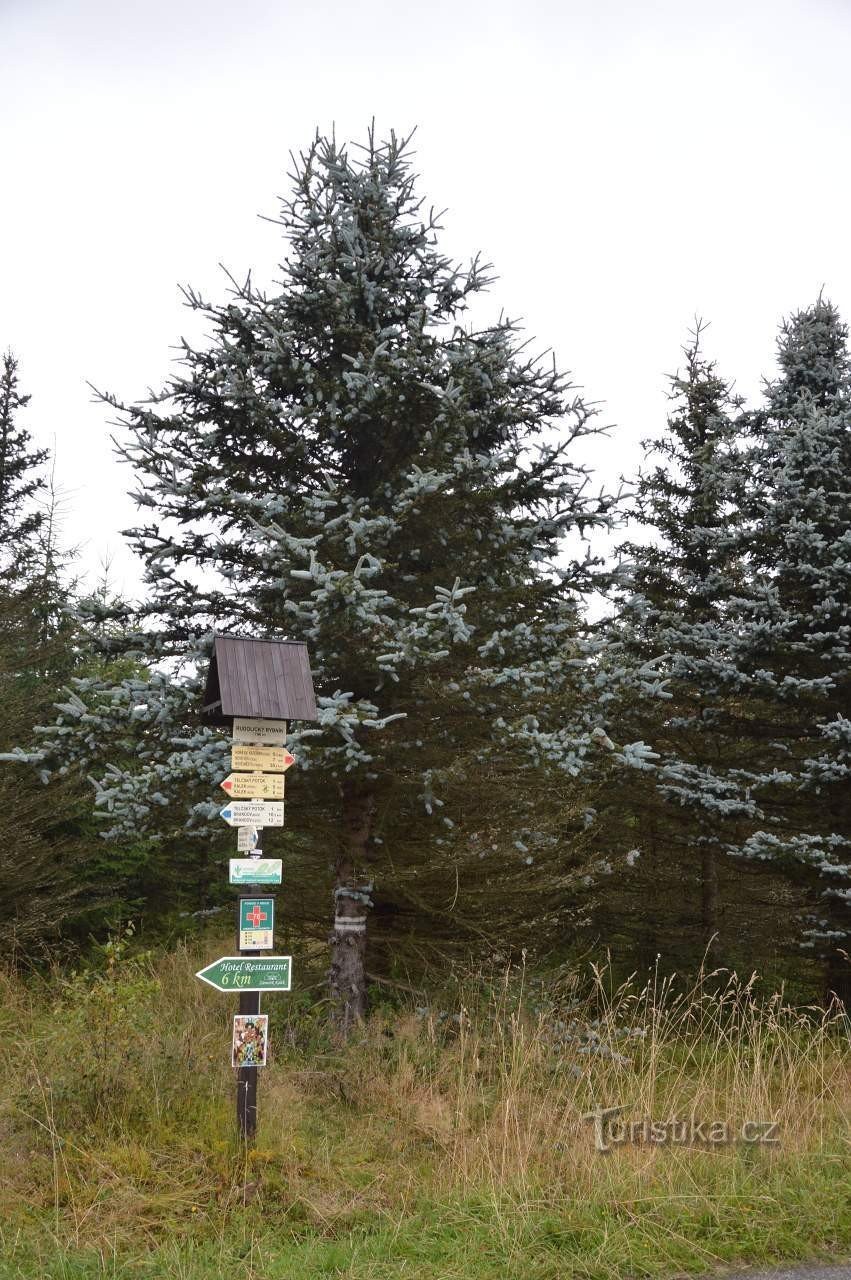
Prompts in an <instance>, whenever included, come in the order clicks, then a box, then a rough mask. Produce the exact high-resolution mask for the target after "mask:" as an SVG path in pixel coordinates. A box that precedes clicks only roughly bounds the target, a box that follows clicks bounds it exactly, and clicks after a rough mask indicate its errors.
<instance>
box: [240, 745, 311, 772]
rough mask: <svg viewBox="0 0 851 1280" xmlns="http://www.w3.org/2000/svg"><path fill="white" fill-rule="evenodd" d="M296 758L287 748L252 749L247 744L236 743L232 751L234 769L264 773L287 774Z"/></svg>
mask: <svg viewBox="0 0 851 1280" xmlns="http://www.w3.org/2000/svg"><path fill="white" fill-rule="evenodd" d="M291 764H295V756H294V755H291V753H290V752H289V751H287V749H286V747H252V746H249V745H248V743H245V742H235V743H234V744H233V746H232V747H231V749H230V767H231V768H232V769H251V770H254V769H260V770H261V771H262V772H263V773H286V771H287V769H289V767H290V765H291Z"/></svg>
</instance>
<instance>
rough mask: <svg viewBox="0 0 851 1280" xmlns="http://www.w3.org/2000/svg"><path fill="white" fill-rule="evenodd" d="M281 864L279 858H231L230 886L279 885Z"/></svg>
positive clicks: (281, 872)
mask: <svg viewBox="0 0 851 1280" xmlns="http://www.w3.org/2000/svg"><path fill="white" fill-rule="evenodd" d="M282 874H283V863H282V862H281V859H280V858H231V860H230V877H229V878H230V883H231V884H280V883H281V878H282Z"/></svg>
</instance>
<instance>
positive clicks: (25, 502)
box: [0, 351, 49, 583]
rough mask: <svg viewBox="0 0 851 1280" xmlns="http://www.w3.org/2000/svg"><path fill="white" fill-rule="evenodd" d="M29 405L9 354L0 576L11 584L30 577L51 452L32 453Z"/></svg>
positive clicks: (0, 420)
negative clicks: (26, 416) (24, 413)
mask: <svg viewBox="0 0 851 1280" xmlns="http://www.w3.org/2000/svg"><path fill="white" fill-rule="evenodd" d="M29 401H30V397H29V396H28V395H24V394H23V393H22V392H21V390H20V386H19V380H18V361H17V360H16V358H15V356H14V355H13V354H12V352H11V351H7V352H6V354H5V355H4V357H3V365H2V372H0V576H1V577H2V579H3V580H4V581H5V582H6V583H10V582H14V581H15V580H17V579H19V578H20V577H21V576H22V575H23V577H26V576H27V572H28V565H27V558H28V556H29V555H30V554H31V552H32V547H33V543H34V539H35V537H36V535H37V534H38V531H39V529H40V528H41V526H42V524H43V521H44V513H43V512H42V511H41V510H40V509H39V507H38V505H37V503H36V501H35V499H36V498H37V496H38V495H39V494H40V493H41V491H42V490H43V489H44V487H45V479H44V475H43V473H42V470H41V468H43V466H44V464H45V462H46V461H47V458H48V453H49V451H48V450H47V449H34V448H32V437H31V435H30V433H29V431H27V429H26V428H25V427H24V426H22V425H21V423H20V421H19V417H18V415H19V413H20V411H21V410H22V409H25V408H26V406H27V405H28V404H29Z"/></svg>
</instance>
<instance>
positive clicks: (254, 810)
mask: <svg viewBox="0 0 851 1280" xmlns="http://www.w3.org/2000/svg"><path fill="white" fill-rule="evenodd" d="M220 814H221V817H223V818H224V820H225V822H226V823H227V824H228V826H231V827H282V826H283V825H284V805H283V802H282V801H275V800H233V801H231V803H230V804H228V805H225V807H224V809H222V810H221V811H220Z"/></svg>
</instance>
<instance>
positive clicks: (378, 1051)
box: [0, 944, 851, 1280]
mask: <svg viewBox="0 0 851 1280" xmlns="http://www.w3.org/2000/svg"><path fill="white" fill-rule="evenodd" d="M204 958H205V957H203V956H198V955H193V954H190V953H189V952H187V951H186V950H185V949H178V950H176V951H173V952H171V953H170V954H167V955H162V956H158V957H154V956H151V955H143V956H137V957H136V958H130V957H129V956H128V955H127V954H126V952H125V950H124V948H123V946H122V944H117V945H113V948H112V950H111V951H109V950H107V953H106V957H105V964H104V965H103V966H102V967H100V968H98V969H95V970H92V971H88V972H84V973H80V974H77V975H71V976H67V975H65V976H63V975H59V974H53V975H52V976H51V978H50V980H49V981H48V980H46V979H39V978H34V977H30V978H29V979H27V980H23V979H21V978H18V977H14V976H11V975H7V976H5V977H4V978H3V979H2V1015H0V1016H2V1027H1V1028H0V1030H2V1035H0V1043H1V1044H2V1072H0V1132H2V1149H3V1160H2V1172H0V1223H2V1228H0V1245H2V1262H0V1276H3V1277H4V1278H5V1277H12V1276H16V1277H30V1276H45V1277H54V1276H55V1277H63V1280H72V1278H73V1277H80V1280H83V1278H84V1277H85V1278H86V1280H87V1278H88V1277H95V1276H124V1275H126V1276H137V1275H138V1276H157V1277H160V1276H162V1277H180V1278H181V1280H196V1278H197V1280H201V1278H202V1277H211V1276H218V1275H222V1274H231V1273H234V1272H235V1271H238V1274H240V1275H245V1276H249V1277H253V1278H254V1280H267V1278H268V1280H276V1278H277V1277H281V1278H283V1277H287V1278H288V1280H289V1278H290V1277H292V1278H293V1280H299V1277H308V1276H309V1277H314V1276H345V1277H352V1280H355V1278H357V1280H361V1278H366V1277H370V1278H379V1277H388V1278H389V1277H396V1276H402V1275H416V1276H418V1277H432V1276H433V1277H454V1276H458V1277H462V1276H463V1277H469V1278H470V1280H484V1277H494V1278H496V1277H500V1280H504V1278H505V1277H514V1276H516V1277H523V1278H524V1280H544V1278H545V1277H551V1278H553V1280H554V1278H555V1277H559V1276H563V1275H582V1276H588V1277H615V1276H627V1275H629V1276H634V1275H647V1276H656V1275H658V1276H664V1275H670V1274H672V1273H674V1272H685V1271H696V1272H699V1271H708V1270H711V1269H713V1268H714V1267H716V1266H718V1265H719V1264H721V1263H725V1264H734V1263H759V1262H770V1261H780V1260H784V1261H785V1260H789V1259H793V1258H801V1257H810V1256H812V1257H816V1256H818V1257H827V1256H840V1255H842V1254H845V1253H848V1252H851V1201H850V1200H849V1185H851V1177H849V1175H851V1149H850V1148H849V1136H851V1133H850V1131H849V1112H848V1098H849V1096H850V1095H851V1056H849V1024H848V1020H847V1018H846V1017H845V1015H844V1013H842V1011H841V1010H837V1009H834V1010H831V1011H828V1012H826V1013H825V1012H823V1011H819V1010H815V1009H794V1008H790V1007H787V1006H786V1005H785V1004H784V1002H783V1000H782V998H781V997H779V996H775V997H773V998H764V997H762V996H760V995H759V993H758V988H757V987H756V986H755V985H754V984H753V983H742V982H740V981H738V980H737V979H736V978H735V977H734V976H732V975H723V974H718V973H715V974H706V975H703V976H702V977H701V979H700V981H698V982H697V983H696V984H695V985H694V986H693V987H692V989H691V990H689V991H678V990H676V989H675V988H674V987H673V986H672V985H671V984H668V983H655V982H653V981H651V982H649V983H647V984H645V985H640V984H636V983H630V984H626V985H624V986H622V987H620V988H617V989H615V990H610V989H609V988H608V987H607V975H606V974H605V973H602V972H597V973H596V974H595V980H594V982H593V983H592V985H591V987H590V989H588V990H586V991H585V992H584V993H583V994H582V995H581V996H579V995H577V988H576V984H575V981H571V980H567V981H563V982H561V983H556V982H551V983H548V984H544V983H541V982H535V983H533V982H530V980H529V978H528V977H527V976H526V975H524V974H523V973H522V972H509V973H506V974H505V975H503V976H502V978H501V980H499V981H485V980H484V979H483V978H480V979H479V980H478V981H476V982H472V981H471V982H468V983H456V984H455V985H454V986H452V987H449V988H447V990H445V991H443V992H441V993H440V994H439V995H437V996H435V998H434V1000H433V1002H432V1004H431V1005H430V1006H428V1007H427V1006H425V1005H423V1004H420V1005H415V1004H414V1003H413V1000H412V1001H411V1003H410V1004H409V1005H405V1004H400V1003H399V1002H398V1001H396V1002H395V1003H394V1004H393V1005H389V1004H388V1005H379V1006H378V1007H377V1008H376V1009H375V1011H374V1013H373V1014H372V1016H371V1018H370V1020H369V1022H368V1024H367V1025H366V1026H365V1027H364V1028H363V1030H362V1032H361V1033H360V1034H359V1035H357V1036H356V1037H355V1038H354V1039H353V1040H352V1041H351V1042H350V1043H349V1044H348V1045H346V1046H345V1047H341V1046H339V1045H337V1044H335V1043H334V1042H333V1040H332V1039H331V1038H330V1036H329V1034H328V1030H327V1017H326V1014H327V1010H326V1008H325V1006H324V1005H323V1003H322V1002H321V1001H315V1002H311V1001H310V1000H309V999H308V998H307V997H306V996H299V995H298V994H297V993H293V994H292V995H287V996H285V995H280V996H269V997H264V1010H266V1011H268V1012H269V1013H270V1014H271V1020H270V1021H271V1034H270V1040H271V1054H270V1058H271V1060H270V1065H269V1066H268V1067H267V1068H265V1069H263V1071H262V1074H261V1077H260V1123H259V1128H258V1134H257V1141H256V1143H255V1144H254V1145H253V1146H252V1147H251V1148H249V1149H245V1148H244V1147H242V1146H240V1144H239V1143H238V1142H237V1140H236V1137H235V1123H234V1082H233V1072H232V1070H231V1068H230V1066H229V1062H228V1045H229V1023H230V1017H231V1014H232V1012H233V1009H232V1007H231V1006H232V1004H233V998H232V997H228V996H225V995H217V994H216V993H215V992H213V991H211V990H210V989H209V988H208V987H205V986H202V984H200V983H199V982H197V981H196V980H195V979H194V977H193V973H194V971H195V969H197V968H198V967H200V964H201V963H202V962H203V960H204ZM208 958H209V957H208ZM601 1108H619V1110H618V1111H617V1113H616V1114H614V1113H613V1114H612V1115H611V1116H610V1117H609V1119H608V1121H607V1122H606V1123H605V1124H604V1123H603V1121H602V1120H600V1119H598V1120H597V1122H596V1124H595V1121H594V1120H593V1119H590V1118H589V1117H590V1116H593V1115H594V1114H595V1113H596V1114H597V1115H598V1117H599V1113H600V1109H601ZM748 1125H749V1126H751V1127H750V1128H745V1126H748ZM713 1126H714V1128H713ZM755 1126H760V1127H759V1128H756V1127H755ZM595 1136H596V1137H597V1138H602V1145H606V1146H608V1147H609V1150H608V1151H607V1152H601V1151H599V1150H598V1149H597V1145H600V1144H595ZM756 1138H758V1139H760V1140H755V1139H756Z"/></svg>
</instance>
